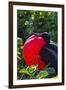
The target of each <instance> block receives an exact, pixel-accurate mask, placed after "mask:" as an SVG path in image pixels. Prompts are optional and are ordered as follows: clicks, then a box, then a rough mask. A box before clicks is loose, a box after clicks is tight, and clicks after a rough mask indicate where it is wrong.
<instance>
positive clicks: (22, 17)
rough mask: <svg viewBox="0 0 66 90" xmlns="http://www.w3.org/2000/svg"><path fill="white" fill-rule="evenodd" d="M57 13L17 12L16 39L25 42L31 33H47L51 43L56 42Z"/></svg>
mask: <svg viewBox="0 0 66 90" xmlns="http://www.w3.org/2000/svg"><path fill="white" fill-rule="evenodd" d="M57 18H58V17H57V12H54V11H53V12H52V11H33V10H18V11H17V28H18V30H17V31H18V33H17V34H18V37H21V38H22V40H23V42H25V40H26V38H27V37H28V35H30V34H31V33H32V32H38V33H40V32H49V33H50V38H51V40H52V41H54V42H57V29H58V26H57V25H58V21H57V20H58V19H57Z"/></svg>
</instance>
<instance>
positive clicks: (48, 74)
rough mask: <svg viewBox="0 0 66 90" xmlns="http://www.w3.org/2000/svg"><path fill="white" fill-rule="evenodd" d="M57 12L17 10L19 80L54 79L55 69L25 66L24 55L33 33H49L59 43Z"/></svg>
mask: <svg viewBox="0 0 66 90" xmlns="http://www.w3.org/2000/svg"><path fill="white" fill-rule="evenodd" d="M57 15H58V14H57V12H54V11H53V12H51V11H33V10H17V79H20V80H21V79H41V78H54V77H55V76H56V73H55V69H54V68H53V67H49V66H46V68H45V69H43V70H38V69H37V65H32V66H27V65H25V62H24V58H23V55H22V50H23V44H24V42H25V40H26V39H27V37H28V36H29V35H30V34H31V33H32V32H35V33H36V32H38V33H42V32H48V33H50V39H51V40H52V41H54V42H57V29H58V26H57V25H58V21H57V20H58V19H57V18H58V16H57Z"/></svg>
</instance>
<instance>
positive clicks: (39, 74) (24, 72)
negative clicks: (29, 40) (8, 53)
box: [17, 38, 56, 80]
mask: <svg viewBox="0 0 66 90" xmlns="http://www.w3.org/2000/svg"><path fill="white" fill-rule="evenodd" d="M22 50H23V40H22V38H17V79H19V80H23V79H42V78H54V77H55V76H56V72H55V69H54V68H53V67H49V65H46V67H45V68H44V69H43V70H38V69H37V65H31V66H27V65H25V62H24V58H23V56H22Z"/></svg>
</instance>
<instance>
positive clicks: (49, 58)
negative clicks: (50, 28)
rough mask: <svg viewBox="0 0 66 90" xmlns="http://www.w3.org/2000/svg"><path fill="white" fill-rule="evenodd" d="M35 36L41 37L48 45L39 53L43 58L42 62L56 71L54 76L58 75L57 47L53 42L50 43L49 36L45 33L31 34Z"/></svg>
mask: <svg viewBox="0 0 66 90" xmlns="http://www.w3.org/2000/svg"><path fill="white" fill-rule="evenodd" d="M33 34H34V35H36V36H39V37H43V39H44V40H45V41H46V42H47V43H48V44H47V45H46V46H45V47H44V48H42V49H41V51H40V56H41V58H43V59H42V60H44V62H45V63H46V64H47V65H48V64H49V65H50V67H54V69H55V70H56V74H57V73H58V57H57V55H58V46H57V45H56V44H54V43H53V42H52V43H51V42H50V35H49V34H48V33H47V32H44V33H32V34H31V35H33Z"/></svg>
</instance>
